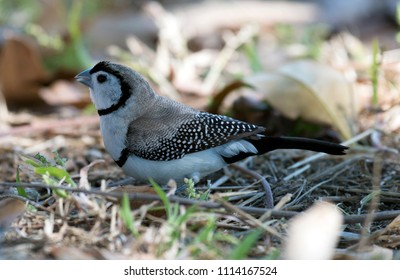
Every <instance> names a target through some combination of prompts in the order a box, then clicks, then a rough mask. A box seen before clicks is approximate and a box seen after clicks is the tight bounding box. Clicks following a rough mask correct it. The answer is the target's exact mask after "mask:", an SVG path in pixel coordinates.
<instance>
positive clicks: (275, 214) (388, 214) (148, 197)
mask: <svg viewBox="0 0 400 280" xmlns="http://www.w3.org/2000/svg"><path fill="white" fill-rule="evenodd" d="M15 185H16V184H15V183H10V182H0V188H1V187H2V188H5V187H15ZM18 187H23V188H35V189H42V188H49V189H60V190H67V191H71V192H81V193H86V194H94V195H99V196H104V197H110V198H116V199H121V198H122V195H123V193H118V192H111V193H110V192H102V191H96V190H84V189H71V188H70V187H63V186H48V185H45V184H30V183H18ZM128 197H129V199H130V200H141V201H143V200H144V201H161V199H160V197H159V196H157V195H155V194H148V193H130V194H128ZM168 199H169V200H170V201H171V202H175V203H180V204H182V205H196V206H198V207H204V208H209V209H215V208H221V204H220V203H216V202H209V201H200V200H193V199H188V198H183V197H177V196H169V197H168ZM236 208H238V209H240V210H243V211H244V212H246V213H248V214H251V215H257V216H261V215H263V214H265V213H266V211H269V212H270V213H271V217H272V218H276V219H280V218H287V219H290V218H292V217H294V216H296V215H297V214H299V212H295V211H282V210H268V209H265V208H260V207H243V206H237V207H236ZM399 215H400V210H392V211H382V212H379V213H374V215H373V218H374V220H375V221H383V220H391V219H394V218H395V217H397V216H399ZM366 217H367V214H360V215H349V216H345V217H344V223H345V224H357V223H361V222H363V221H364V220H365V218H366Z"/></svg>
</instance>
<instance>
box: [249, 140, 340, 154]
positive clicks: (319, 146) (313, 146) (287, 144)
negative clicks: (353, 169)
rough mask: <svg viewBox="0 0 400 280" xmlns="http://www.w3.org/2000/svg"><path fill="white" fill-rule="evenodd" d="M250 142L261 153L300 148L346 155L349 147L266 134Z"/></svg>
mask: <svg viewBox="0 0 400 280" xmlns="http://www.w3.org/2000/svg"><path fill="white" fill-rule="evenodd" d="M250 142H251V143H252V144H253V145H254V146H255V147H256V148H257V150H258V151H259V153H260V154H264V153H267V152H270V151H273V150H277V149H300V150H308V151H314V152H321V153H326V154H330V155H344V154H346V150H347V149H348V147H346V146H343V145H340V144H335V143H332V142H327V141H321V140H316V139H310V138H301V137H271V136H265V138H262V139H260V140H251V141H250Z"/></svg>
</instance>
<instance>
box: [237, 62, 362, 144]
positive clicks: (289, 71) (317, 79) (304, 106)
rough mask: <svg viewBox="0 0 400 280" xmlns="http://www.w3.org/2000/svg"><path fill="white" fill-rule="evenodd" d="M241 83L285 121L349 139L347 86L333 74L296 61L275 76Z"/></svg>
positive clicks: (264, 75) (350, 108)
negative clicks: (335, 132) (328, 130)
mask: <svg viewBox="0 0 400 280" xmlns="http://www.w3.org/2000/svg"><path fill="white" fill-rule="evenodd" d="M244 82H245V83H247V84H249V85H251V86H253V87H254V89H255V90H256V91H257V92H259V93H261V94H262V98H263V99H265V100H266V101H267V102H268V103H269V104H271V105H272V106H273V107H275V108H276V109H278V110H279V111H280V112H281V113H282V114H283V115H285V116H286V117H288V118H292V119H295V118H298V117H301V118H303V119H305V120H308V121H312V122H319V123H323V124H328V125H331V126H332V127H334V128H336V129H337V130H338V131H339V132H340V134H341V135H342V137H343V138H345V139H348V138H350V137H351V135H352V129H351V127H350V125H349V123H350V120H351V119H352V118H353V115H354V112H356V111H357V110H356V109H355V108H354V106H355V102H354V100H353V98H354V97H353V94H352V90H351V87H350V85H349V83H348V82H347V81H346V80H345V78H344V77H343V75H342V74H341V73H339V72H337V71H336V70H334V69H332V68H330V67H328V66H326V65H322V64H318V63H316V62H311V61H297V62H292V63H289V64H286V65H284V66H282V67H281V68H279V69H278V70H277V71H275V72H271V73H260V74H257V75H254V76H250V77H247V78H246V79H245V80H244Z"/></svg>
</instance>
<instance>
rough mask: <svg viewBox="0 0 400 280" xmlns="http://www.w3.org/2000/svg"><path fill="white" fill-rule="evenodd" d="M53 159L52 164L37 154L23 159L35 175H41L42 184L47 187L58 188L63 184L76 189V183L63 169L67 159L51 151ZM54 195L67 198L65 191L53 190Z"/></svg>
mask: <svg viewBox="0 0 400 280" xmlns="http://www.w3.org/2000/svg"><path fill="white" fill-rule="evenodd" d="M53 159H54V163H52V162H50V161H49V160H47V159H46V157H45V156H43V155H41V154H40V153H38V154H36V155H35V156H34V157H25V160H24V163H25V164H27V165H28V166H30V167H31V168H33V171H34V173H35V174H38V175H41V176H42V180H43V182H44V183H45V184H47V185H49V186H58V185H60V184H61V183H62V182H65V183H67V184H68V185H70V186H71V187H74V188H76V187H77V185H76V183H75V182H74V180H72V178H71V175H70V174H69V173H68V171H67V170H66V168H65V163H66V162H67V159H66V158H62V157H60V155H59V154H58V152H57V151H53ZM54 193H55V194H57V195H58V196H60V197H63V198H66V197H68V194H67V192H66V191H65V190H54Z"/></svg>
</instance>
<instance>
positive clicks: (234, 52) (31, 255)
mask: <svg viewBox="0 0 400 280" xmlns="http://www.w3.org/2000/svg"><path fill="white" fill-rule="evenodd" d="M159 8H160V7H158V6H157V7H152V6H150V7H149V9H150V10H149V12H150V13H154V12H157V13H158V18H159V22H158V24H159V25H160V26H159V27H160V30H161V31H163V30H164V31H163V32H164V33H165V34H168V33H166V32H165V31H166V30H167V29H168V28H174V31H175V35H173V34H172V35H171V34H170V36H172V37H168V36H167V35H165V36H160V38H159V39H160V42H159V44H160V48H159V49H157V51H153V50H152V49H150V48H144V47H143V45H144V44H142V43H141V42H140V40H139V39H138V38H134V37H131V38H130V39H129V40H128V42H127V44H128V49H129V51H125V50H122V49H120V48H118V47H116V46H114V47H112V48H110V49H109V51H110V55H112V56H113V58H114V59H116V60H119V61H121V62H123V63H126V64H129V63H130V64H132V66H134V67H135V68H136V69H139V70H141V71H140V72H141V73H142V74H144V75H145V76H146V77H147V78H148V79H150V81H151V82H152V83H153V85H154V86H156V87H158V88H160V89H162V90H161V93H162V94H164V95H168V96H170V97H172V98H179V99H181V101H186V100H188V101H189V103H191V102H192V103H194V104H196V105H197V106H198V107H200V106H199V105H198V104H204V103H205V102H204V98H208V97H211V96H216V95H215V92H217V91H218V88H220V87H221V85H224V84H229V82H230V81H232V80H233V79H232V78H233V77H236V78H237V72H236V69H237V67H238V65H239V66H240V67H243V65H246V62H245V60H243V59H245V55H241V54H242V53H241V46H243V45H245V44H247V43H249V42H250V41H251V40H252V38H254V37H257V36H260V37H261V36H262V34H263V33H262V31H261V30H260V29H258V28H256V27H254V26H247V25H246V26H243V27H242V29H240V30H239V31H238V32H236V33H232V32H227V33H226V34H224V36H225V41H226V47H225V48H224V49H222V50H220V51H214V52H207V53H203V54H202V55H205V57H208V58H207V59H206V61H208V64H207V65H200V64H199V61H201V60H198V59H196V57H195V55H199V53H194V52H193V53H192V52H190V50H187V49H181V48H179V47H182V46H176V45H174V44H173V43H174V41H173V39H174V38H175V37H176V36H179V37H180V40H181V41H185V38H184V37H182V34H179V33H176V32H177V29H176V28H178V27H177V26H176V24H178V23H177V22H175V21H174V19H173V18H171V16H172V15H171V14H169V13H165V14H163V10H162V9H161V10H160V9H159ZM152 9H153V10H152ZM163 16H165V19H164V20H162V17H163ZM168 26H169V27H168ZM171 26H172V27H171ZM224 36H222V37H224ZM163 40H164V41H163ZM229 42H230V43H229ZM175 43H176V42H175ZM360 46H361V48H362V49H361V50H360ZM306 47H309V46H306ZM312 47H315V46H312ZM138 51H140V52H141V57H142V58H141V59H142V61H140V67H138V66H139V64H137V65H136V63H134V61H137V60H135V57H136V56H137V52H138ZM251 51H254V50H253V49H252V48H249V47H247V48H246V52H247V55H249V52H251ZM275 51H277V50H275ZM290 51H291V48H282V50H279V52H289V53H284V54H282V53H278V54H277V56H283V55H284V56H288V55H292V54H290ZM200 52H201V51H200ZM204 52H205V50H204ZM356 52H363V53H367V54H368V50H366V49H365V48H363V44H359V41H358V40H357V39H356V38H354V37H352V36H351V35H349V34H338V35H337V36H335V37H333V38H331V39H329V40H327V41H325V42H323V43H322V46H320V53H321V56H320V62H322V63H325V64H329V65H331V66H332V67H334V68H336V69H339V71H341V72H342V73H343V75H344V76H345V77H347V80H349V81H350V83H351V85H352V87H353V92H355V93H357V96H358V98H360V99H361V103H360V104H361V105H360V106H361V107H362V108H363V109H362V110H360V111H358V110H359V109H357V112H359V113H357V114H358V115H357V118H355V119H351V120H350V122H348V123H347V124H344V122H345V119H346V116H340V118H341V119H340V120H335V119H333V120H331V122H329V123H330V124H331V125H332V124H333V129H332V127H330V128H329V129H327V128H324V127H323V126H322V127H323V128H322V130H320V131H319V132H317V133H316V135H317V136H320V137H322V138H326V139H328V140H330V139H333V140H338V136H337V134H335V132H334V130H335V123H340V125H339V126H338V127H337V128H338V130H339V131H340V132H341V133H342V134H343V135H345V136H346V138H348V139H347V143H348V144H350V145H351V150H350V152H349V153H348V154H347V155H346V156H343V157H332V156H324V155H320V154H318V155H315V154H314V153H311V152H307V151H274V152H271V153H269V154H267V155H263V156H259V157H256V158H254V159H250V160H246V161H244V162H242V163H240V164H238V165H236V166H233V167H228V168H226V169H224V170H222V171H220V172H218V173H216V174H213V175H210V176H209V177H207V178H205V179H204V180H203V181H201V182H200V183H198V184H196V185H195V186H194V188H192V190H191V196H190V197H191V198H187V197H186V195H187V194H185V193H183V194H180V195H174V190H176V189H179V186H176V185H174V184H173V183H171V184H168V186H161V187H159V186H156V185H155V184H154V183H153V185H152V186H151V185H150V184H149V183H148V182H137V181H135V180H134V179H127V178H126V176H125V175H124V174H123V173H122V171H121V170H120V169H119V168H118V167H117V166H116V165H115V164H114V162H113V161H112V159H111V158H110V156H109V155H108V154H107V153H106V151H105V149H104V147H103V145H102V140H101V135H100V133H99V127H98V119H97V116H85V115H84V114H83V113H82V112H81V111H76V110H74V109H71V110H72V112H70V113H68V114H69V115H77V116H75V118H74V119H71V118H68V117H65V116H64V117H63V113H62V112H61V111H56V112H54V113H53V115H47V116H41V115H35V114H32V115H31V116H30V118H29V119H28V120H27V121H26V123H25V124H23V125H19V126H14V127H10V128H7V129H4V130H2V131H0V157H1V160H0V175H1V178H2V180H1V182H0V196H1V197H0V213H1V216H0V238H1V240H0V242H1V243H0V258H3V259H254V258H259V259H265V258H275V259H276V258H278V259H280V258H312V259H324V258H337V259H365V258H367V259H373V258H383V259H393V258H396V256H395V254H394V250H396V249H398V248H399V246H400V245H399V244H400V242H399V237H398V236H399V223H398V219H399V218H398V217H399V215H400V210H399V208H398V205H399V202H400V195H399V194H398V191H399V189H398V188H399V184H400V179H399V178H400V177H399V174H400V162H399V157H398V148H397V147H399V141H400V138H399V137H398V136H397V135H398V133H399V130H400V125H399V120H398V114H397V117H396V114H395V113H394V112H395V110H396V102H398V93H397V92H396V90H394V87H391V86H390V84H395V85H398V82H399V81H398V80H396V78H395V76H393V73H392V72H393V71H394V72H396V71H398V70H397V68H396V67H393V62H390V65H389V64H385V63H383V64H382V65H381V70H382V71H380V72H378V73H377V75H381V76H380V80H381V81H382V82H381V83H380V84H379V88H378V89H379V91H380V92H385V94H384V95H381V96H382V98H381V96H380V99H379V105H380V107H381V108H384V110H382V111H380V112H375V111H372V110H370V109H369V108H368V107H367V106H366V105H365V104H368V102H369V98H370V96H371V92H372V90H371V88H372V87H371V84H370V82H369V80H368V79H361V78H360V77H367V74H366V73H368V63H369V62H366V61H365V60H363V59H359V60H357V59H355V58H357V57H365V56H359V55H358V56H357V55H355V54H356ZM250 55H252V57H253V58H252V59H254V55H255V54H254V53H253V54H251V53H250ZM256 57H257V56H256ZM155 60H156V61H157V63H155V65H153V61H155ZM203 62H204V60H203ZM160 65H164V66H165V65H171V67H170V68H164V67H161V66H160ZM389 66H390V67H389ZM249 68H251V67H250V66H249ZM311 68H312V69H313V70H312V71H314V70H315V69H314V68H313V67H311ZM185 69H186V70H187V69H189V70H190V73H189V72H187V71H186V70H185ZM253 69H259V68H253ZM206 70H209V72H207V71H206ZM248 71H249V72H251V70H250V69H249V70H248ZM304 71H307V70H304ZM243 73H245V71H243ZM355 73H359V75H355ZM296 74H297V75H298V74H299V73H298V72H297V73H296ZM308 74H309V75H313V72H310V73H308ZM314 74H315V73H314ZM319 74H321V73H319ZM181 75H188V76H181ZM363 75H364V76H363ZM188 77H189V78H188ZM306 77H307V76H306ZM349 77H350V78H349ZM354 77H358V78H357V79H356V78H354ZM187 78H188V79H189V84H185V81H186V79H187ZM238 81H239V82H238V84H236V86H235V85H233V86H232V92H233V91H234V90H236V89H238V88H239V87H240V86H242V85H243V81H246V80H245V79H244V80H240V79H239V80H238ZM241 82H242V84H240V83H241ZM244 84H247V83H244ZM237 85H239V86H237ZM303 86H305V87H307V83H305V84H304V85H303ZM308 90H309V91H316V90H315V89H314V88H313V85H312V84H311V83H310V85H309V87H308ZM181 93H185V94H181ZM188 93H190V95H189V94H188ZM228 93H229V95H231V94H230V91H228ZM234 95H235V94H233V95H232V96H230V98H232V100H234V101H237V100H235V98H237V96H236V97H235V96H234ZM189 96H190V97H191V98H189ZM217 96H218V95H217ZM243 96H244V98H245V99H247V100H250V102H247V104H249V106H250V111H249V112H250V113H247V114H245V116H244V117H245V120H246V118H248V119H252V120H254V119H260V115H259V114H261V115H262V114H264V112H261V113H259V111H258V110H255V109H254V107H252V106H259V104H260V102H258V101H257V102H252V97H249V96H248V95H243ZM217 98H218V97H216V99H217ZM226 98H227V94H224V96H223V97H222V98H220V99H221V100H220V101H218V102H225V101H226V100H225V99H226ZM198 100H202V101H201V102H198ZM366 100H367V101H366ZM231 104H232V103H231ZM211 105H215V104H211ZM330 105H332V104H330ZM79 106H81V105H79ZM232 106H233V105H232ZM232 106H231V105H229V106H228V107H227V108H228V113H229V109H230V108H232ZM267 107H268V106H267ZM214 108H215V107H214ZM257 108H259V107H257ZM263 108H264V107H263ZM222 109H223V108H222V107H221V108H220V107H218V106H217V109H216V111H219V112H221V110H222ZM350 109H351V108H350ZM350 109H349V108H345V110H346V111H347V112H349V111H350ZM269 110H271V109H269ZM284 110H285V109H284V108H283V109H281V111H282V112H279V111H272V113H271V111H269V113H268V114H269V115H268V117H265V115H262V116H261V118H262V119H263V120H268V121H269V122H278V123H279V122H282V123H288V124H289V123H293V120H287V119H285V118H284V117H283V116H285V115H286V114H285V113H284ZM232 112H233V111H232ZM256 112H257V115H256ZM355 112H356V111H354V112H352V113H355ZM68 114H67V115H68ZM335 114H339V113H338V112H335ZM331 116H332V114H331ZM8 118H9V123H11V124H12V123H13V118H18V116H17V115H14V114H9V116H8ZM346 120H347V121H349V120H348V119H346ZM14 123H18V121H16V120H15V122H14ZM260 124H262V125H265V126H267V127H270V125H269V124H268V122H267V123H265V122H264V123H260ZM344 131H345V132H344ZM350 131H360V133H359V134H358V135H357V136H352V137H350V136H349V135H350ZM340 132H339V134H340ZM281 133H284V131H283V132H282V131H281ZM52 151H58V154H59V157H58V158H57V159H56V158H54V155H53V154H52ZM37 153H40V155H41V156H43V157H44V158H46V160H48V161H49V165H50V166H40V167H38V166H36V167H34V168H33V169H32V168H29V165H28V166H27V163H26V158H29V157H32V156H34V155H35V154H37ZM21 155H23V157H22V158H24V157H25V160H23V159H22V158H21ZM63 158H66V159H68V160H67V161H66V162H64V161H63V160H61V161H59V159H63ZM31 167H32V165H31ZM17 170H20V172H19V173H17ZM17 174H18V175H17ZM63 174H64V175H63ZM45 178H46V180H45ZM49 183H51V186H47V187H46V185H47V184H49ZM16 187H19V188H23V189H24V190H25V191H26V195H23V196H21V193H18V192H17V190H16ZM55 190H57V191H55ZM268 191H270V192H271V196H270V198H271V197H272V198H273V201H272V200H271V199H269V200H268V196H266V192H268ZM64 194H65V195H64ZM321 201H322V202H321ZM268 206H271V207H268ZM320 207H322V208H323V209H322V210H318V209H320ZM325 212H326V213H325ZM324 213H325V214H326V215H327V216H324V215H325V214H324ZM293 217H294V218H293ZM301 217H306V218H304V219H303V221H302V218H301ZM321 217H322V218H321ZM324 217H325V218H324ZM326 217H334V218H332V219H331V218H326ZM292 218H293V219H292ZM341 221H342V222H341ZM304 228H305V229H307V230H310V231H311V232H308V233H307V231H305V232H298V230H297V229H304ZM319 228H323V229H326V230H327V231H328V233H325V232H324V233H322V232H318V229H319ZM313 229H315V230H313ZM314 235H318V237H325V238H327V239H326V240H328V239H329V242H328V241H327V242H323V243H324V244H325V245H326V246H327V248H326V249H325V251H323V252H319V253H318V254H313V253H314V251H313V250H312V248H311V246H313V245H308V246H307V244H308V243H307V242H305V241H304V240H309V239H310V238H311V237H312V236H314ZM291 236H296V238H292V237H291ZM297 238H298V239H297ZM302 238H303V239H302ZM321 242H322V241H321ZM299 244H302V245H304V247H298V245H299ZM328 245H329V246H328ZM296 246H297V247H296ZM292 252H295V253H292Z"/></svg>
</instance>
